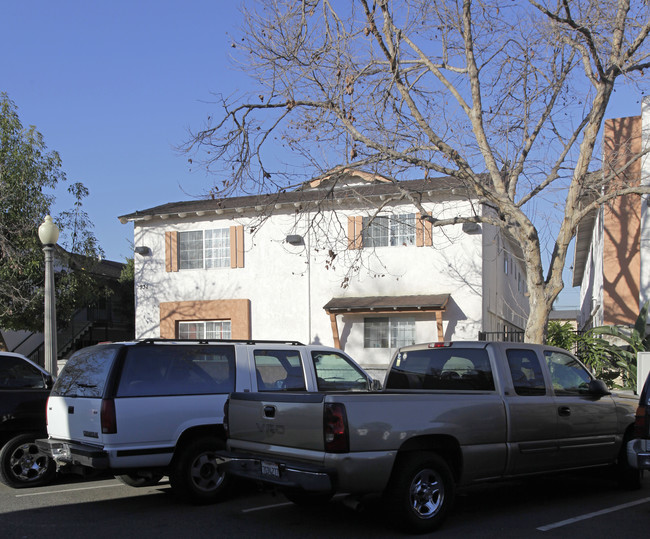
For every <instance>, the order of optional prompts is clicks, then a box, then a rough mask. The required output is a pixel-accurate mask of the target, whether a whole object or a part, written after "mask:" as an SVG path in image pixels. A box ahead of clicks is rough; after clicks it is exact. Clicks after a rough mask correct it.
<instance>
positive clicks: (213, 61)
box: [0, 0, 641, 308]
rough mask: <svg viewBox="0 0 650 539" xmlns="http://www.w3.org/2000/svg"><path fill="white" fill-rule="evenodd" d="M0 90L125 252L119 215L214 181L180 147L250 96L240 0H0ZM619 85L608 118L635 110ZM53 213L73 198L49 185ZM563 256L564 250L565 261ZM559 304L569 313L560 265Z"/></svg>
mask: <svg viewBox="0 0 650 539" xmlns="http://www.w3.org/2000/svg"><path fill="white" fill-rule="evenodd" d="M0 5H1V6H2V32H0V50H1V51H2V54H0V92H6V93H7V94H8V95H9V98H10V99H11V100H12V101H14V103H15V104H16V106H17V108H18V114H19V116H20V119H21V121H22V123H23V125H24V126H28V125H35V126H36V128H37V130H38V131H39V132H40V133H41V134H42V135H43V136H44V139H45V143H46V145H47V147H48V149H50V150H56V151H57V152H58V153H59V154H60V156H61V159H62V164H63V166H62V169H63V171H64V172H65V173H66V175H67V178H68V180H69V182H68V183H72V182H81V183H83V184H84V185H85V186H86V187H87V188H88V189H89V191H90V195H89V196H88V197H87V198H86V199H85V200H84V209H85V211H86V212H87V213H88V214H89V217H90V220H91V221H92V222H93V223H94V230H93V231H94V233H95V235H96V237H97V239H98V241H99V244H100V246H101V247H102V249H103V250H104V252H105V257H106V258H107V259H109V260H115V261H118V262H123V261H125V260H126V259H127V258H130V257H132V256H133V250H132V240H133V225H132V224H125V225H123V224H121V223H120V222H119V220H118V216H120V215H124V214H127V213H131V212H133V211H136V210H141V209H146V208H150V207H153V206H156V205H159V204H164V203H167V202H176V201H180V200H189V199H192V198H194V197H197V196H200V195H202V194H203V193H204V192H205V191H206V190H207V189H208V188H209V187H210V185H211V184H212V183H213V182H214V178H210V177H207V176H206V175H205V174H204V173H203V172H201V171H191V170H190V166H189V164H188V162H187V156H185V155H183V154H182V153H180V152H179V151H178V150H177V149H176V148H178V147H179V146H180V145H182V143H183V142H185V141H186V140H187V138H188V130H189V129H190V128H191V129H198V128H200V127H201V126H202V125H203V123H204V121H205V119H206V117H207V116H208V115H209V114H210V113H211V112H213V111H214V107H212V106H211V104H210V101H211V100H213V98H214V94H223V95H226V96H227V95H231V94H233V93H235V92H242V91H246V89H247V86H248V85H249V84H250V83H249V81H248V80H247V78H246V75H245V74H244V73H242V72H240V71H239V70H236V69H234V68H233V67H232V63H231V61H230V53H231V52H232V49H231V44H232V43H233V36H234V37H236V35H237V28H238V27H239V25H240V21H241V14H240V12H239V5H240V2H239V1H238V0H110V1H108V0H105V1H101V2H100V1H93V0H56V1H53V0H20V1H18V0H0ZM640 110H641V96H640V95H637V94H636V93H634V92H628V91H621V90H619V91H618V92H617V93H616V94H615V95H614V97H613V100H612V103H611V105H610V109H609V113H608V115H607V117H608V118H615V117H622V116H635V115H638V114H639V113H640ZM56 194H57V197H58V198H57V205H56V206H55V212H56V211H60V210H63V209H66V208H69V207H70V204H71V200H70V199H68V198H66V197H65V193H64V191H63V190H62V189H60V190H58V191H57V193H56ZM570 258H571V257H570ZM565 285H566V292H563V295H562V296H561V298H560V300H559V301H558V302H557V304H556V307H558V308H576V307H577V301H578V293H577V289H571V288H570V285H571V274H570V271H565Z"/></svg>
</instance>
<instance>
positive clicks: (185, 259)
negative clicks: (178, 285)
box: [178, 228, 230, 270]
mask: <svg viewBox="0 0 650 539" xmlns="http://www.w3.org/2000/svg"><path fill="white" fill-rule="evenodd" d="M178 255H179V256H178V268H179V269H181V270H186V269H213V268H229V267H230V229H229V228H212V229H208V230H190V231H183V232H179V236H178Z"/></svg>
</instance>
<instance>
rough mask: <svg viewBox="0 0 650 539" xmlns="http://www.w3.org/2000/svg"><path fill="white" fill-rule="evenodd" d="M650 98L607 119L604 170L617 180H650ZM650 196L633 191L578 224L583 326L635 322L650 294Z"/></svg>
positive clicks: (576, 268)
mask: <svg viewBox="0 0 650 539" xmlns="http://www.w3.org/2000/svg"><path fill="white" fill-rule="evenodd" d="M649 129H650V100H648V98H645V99H644V100H643V106H642V114H641V115H640V116H632V117H628V118H616V119H611V120H606V121H605V125H604V137H603V167H602V173H603V174H606V175H612V174H614V176H615V179H614V180H612V182H613V183H615V184H620V185H621V186H625V185H630V186H634V185H639V184H640V182H641V183H642V184H644V185H645V184H650V161H648V160H647V156H644V157H643V158H641V159H637V160H636V161H635V162H634V163H633V164H632V165H631V166H629V167H628V168H627V169H626V170H624V171H623V170H622V169H623V168H624V165H625V164H626V163H628V162H629V161H630V160H631V159H632V158H633V157H634V156H639V155H640V154H641V152H642V149H643V148H648V142H649V141H648V133H649ZM648 200H649V199H648V198H647V196H645V195H644V196H643V197H640V196H638V195H627V196H621V197H619V198H616V199H615V200H613V201H611V202H609V203H608V204H607V205H604V206H602V207H601V208H600V209H598V210H596V211H593V212H591V214H590V215H589V216H588V217H587V218H586V219H585V220H583V222H582V223H581V224H580V226H579V227H578V231H577V235H576V241H575V253H574V262H573V286H580V315H579V320H578V327H579V329H581V330H583V329H588V328H591V327H595V326H600V325H617V324H620V325H633V324H634V323H635V321H636V319H637V317H638V315H639V310H640V306H641V305H643V303H644V302H645V301H647V300H648V299H650V249H649V248H648V247H650V245H648V242H649V241H650V222H649V221H648V216H647V212H648Z"/></svg>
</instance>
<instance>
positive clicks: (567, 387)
mask: <svg viewBox="0 0 650 539" xmlns="http://www.w3.org/2000/svg"><path fill="white" fill-rule="evenodd" d="M544 356H545V357H546V363H547V365H548V370H549V371H550V373H551V381H552V383H553V390H554V391H555V393H556V394H558V395H579V394H581V393H584V392H585V391H587V390H588V389H589V382H591V380H592V377H591V375H590V374H589V371H587V369H585V367H584V366H583V365H582V364H581V363H580V362H579V361H578V360H577V359H575V358H574V357H572V356H570V355H568V354H563V353H562V352H557V351H546V352H545V353H544Z"/></svg>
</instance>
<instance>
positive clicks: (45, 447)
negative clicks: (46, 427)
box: [36, 438, 109, 470]
mask: <svg viewBox="0 0 650 539" xmlns="http://www.w3.org/2000/svg"><path fill="white" fill-rule="evenodd" d="M36 445H37V447H38V448H39V449H40V450H41V451H43V452H44V453H46V454H47V455H49V456H51V457H52V458H53V459H54V461H55V462H57V464H74V465H79V466H87V467H89V468H95V469H96V470H105V469H107V468H108V466H109V460H108V454H107V453H106V452H105V451H104V450H102V449H101V448H99V447H96V446H92V445H85V444H77V443H74V442H70V441H67V440H57V439H54V438H45V439H39V440H36Z"/></svg>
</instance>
